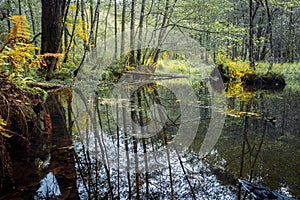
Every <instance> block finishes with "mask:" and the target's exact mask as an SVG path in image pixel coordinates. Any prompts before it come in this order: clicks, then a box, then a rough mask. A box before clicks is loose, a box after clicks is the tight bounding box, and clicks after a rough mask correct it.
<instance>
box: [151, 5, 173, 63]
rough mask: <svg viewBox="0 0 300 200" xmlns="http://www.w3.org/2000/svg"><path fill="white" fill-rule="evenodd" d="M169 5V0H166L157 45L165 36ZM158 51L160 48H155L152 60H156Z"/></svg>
mask: <svg viewBox="0 0 300 200" xmlns="http://www.w3.org/2000/svg"><path fill="white" fill-rule="evenodd" d="M169 7H170V6H169V0H166V4H165V11H164V15H163V20H162V23H161V30H160V32H159V37H158V46H160V45H161V42H162V41H163V37H164V36H165V30H164V27H165V25H166V22H167V18H168V13H169ZM159 53H160V49H156V51H155V54H154V57H153V60H154V62H157V60H158V56H159Z"/></svg>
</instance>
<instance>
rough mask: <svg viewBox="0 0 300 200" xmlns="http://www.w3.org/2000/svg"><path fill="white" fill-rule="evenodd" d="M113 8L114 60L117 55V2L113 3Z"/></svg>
mask: <svg viewBox="0 0 300 200" xmlns="http://www.w3.org/2000/svg"><path fill="white" fill-rule="evenodd" d="M114 8H115V13H114V18H115V19H114V20H115V51H114V58H115V59H116V58H117V55H118V21H117V20H118V15H117V14H118V10H117V0H115V2H114Z"/></svg>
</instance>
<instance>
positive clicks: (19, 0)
mask: <svg viewBox="0 0 300 200" xmlns="http://www.w3.org/2000/svg"><path fill="white" fill-rule="evenodd" d="M18 6H19V15H22V5H21V0H18Z"/></svg>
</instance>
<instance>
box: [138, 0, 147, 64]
mask: <svg viewBox="0 0 300 200" xmlns="http://www.w3.org/2000/svg"><path fill="white" fill-rule="evenodd" d="M145 2H146V0H142V8H141V14H140V22H139V37H138V40H139V41H138V50H137V62H139V63H140V62H141V57H142V50H141V46H142V44H141V41H142V36H143V25H144V15H145Z"/></svg>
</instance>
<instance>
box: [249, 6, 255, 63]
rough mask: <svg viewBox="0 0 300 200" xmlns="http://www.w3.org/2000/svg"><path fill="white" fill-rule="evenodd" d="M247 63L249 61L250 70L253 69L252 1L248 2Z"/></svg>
mask: <svg viewBox="0 0 300 200" xmlns="http://www.w3.org/2000/svg"><path fill="white" fill-rule="evenodd" d="M249 3H250V5H249V61H250V66H251V67H252V68H255V62H254V57H253V50H254V49H253V47H254V45H253V35H254V31H253V28H254V27H253V0H249Z"/></svg>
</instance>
